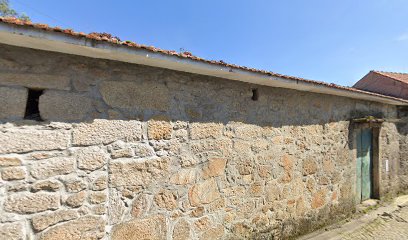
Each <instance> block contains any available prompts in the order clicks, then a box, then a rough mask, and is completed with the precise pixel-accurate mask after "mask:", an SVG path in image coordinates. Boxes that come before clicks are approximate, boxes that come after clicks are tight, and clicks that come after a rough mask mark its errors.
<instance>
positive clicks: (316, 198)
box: [311, 189, 327, 209]
mask: <svg viewBox="0 0 408 240" xmlns="http://www.w3.org/2000/svg"><path fill="white" fill-rule="evenodd" d="M326 195H327V190H324V189H322V190H319V191H317V192H316V193H315V194H313V197H312V205H311V206H312V208H313V209H316V208H320V207H323V206H324V204H326Z"/></svg>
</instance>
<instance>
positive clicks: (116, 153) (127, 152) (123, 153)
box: [111, 147, 135, 159]
mask: <svg viewBox="0 0 408 240" xmlns="http://www.w3.org/2000/svg"><path fill="white" fill-rule="evenodd" d="M134 155H135V153H134V151H133V148H131V147H127V148H123V149H118V150H113V151H112V152H111V157H112V158H113V159H116V158H131V157H133V156H134Z"/></svg>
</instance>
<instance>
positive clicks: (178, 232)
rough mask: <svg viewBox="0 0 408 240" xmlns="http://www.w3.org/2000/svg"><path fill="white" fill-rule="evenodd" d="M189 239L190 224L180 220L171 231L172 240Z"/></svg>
mask: <svg viewBox="0 0 408 240" xmlns="http://www.w3.org/2000/svg"><path fill="white" fill-rule="evenodd" d="M189 239H191V237H190V224H189V223H188V222H187V221H186V220H184V219H180V220H179V221H178V222H177V223H176V225H175V226H174V230H173V240H189Z"/></svg>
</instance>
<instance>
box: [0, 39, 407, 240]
mask: <svg viewBox="0 0 408 240" xmlns="http://www.w3.org/2000/svg"><path fill="white" fill-rule="evenodd" d="M0 53H1V54H0V119H1V125H0V173H1V181H0V239H10V240H11V239H114V240H119V239H169V240H170V239H174V240H176V239H177V240H179V239H246V238H249V239H267V238H269V239H285V238H290V237H294V236H296V235H299V234H303V233H306V232H309V231H312V230H314V229H317V228H319V227H321V226H323V225H326V224H329V223H331V222H333V221H336V220H338V219H341V218H344V217H345V216H347V215H349V214H351V213H352V212H353V210H354V209H355V204H356V203H355V200H354V199H355V197H354V191H355V178H356V176H355V175H356V174H355V155H356V150H355V148H353V144H351V143H352V141H353V140H352V134H353V133H352V129H353V126H352V123H351V122H350V119H352V118H353V117H362V116H367V115H374V116H379V117H383V118H395V117H396V116H397V110H396V108H395V106H392V105H385V104H379V103H374V102H366V101H358V100H353V99H348V98H342V97H336V96H330V95H322V94H314V93H309V92H300V91H294V90H288V89H279V88H271V87H265V86H257V85H251V84H247V83H242V82H235V81H230V80H225V79H218V78H213V77H209V76H200V75H193V74H188V73H182V72H175V71H170V70H166V69H159V68H153V67H147V66H141V65H134V64H126V63H120V62H115V61H107V60H100V59H99V60H98V59H91V58H85V57H79V56H73V55H64V54H59V53H51V52H46V51H38V50H31V49H24V48H18V47H11V46H7V45H0ZM33 91H37V92H38V91H40V92H41V91H42V92H41V95H40V96H39V98H38V99H37V100H36V99H33V98H32V96H31V95H30V94H32V92H33ZM254 91H257V95H258V96H257V98H258V99H255V100H256V101H254V100H253V99H251V97H252V94H253V92H254ZM36 101H38V102H36ZM27 104H28V105H30V108H31V107H32V106H35V105H36V104H38V106H37V111H38V112H39V116H40V118H41V119H37V120H40V121H35V120H27V119H24V118H27V108H28V107H27ZM31 110H33V111H36V109H35V107H34V108H33V109H31ZM399 134H400V133H399V128H398V127H397V126H396V125H395V124H394V123H392V122H385V123H383V125H382V127H381V131H380V136H379V145H380V149H381V152H380V165H381V166H380V167H381V176H380V177H381V196H386V195H393V194H395V193H397V192H398V191H400V190H401V189H400V187H399V186H400V184H399V183H400V175H399V173H400V171H399V166H400V153H399V149H400V143H401V144H403V143H405V142H406V141H405V140H404V139H405V138H404V139H402V140H401V138H400V135H399ZM403 149H406V147H405V146H404V147H403ZM385 160H388V161H389V171H388V172H387V171H385V168H384V167H383V164H384V161H385ZM401 166H402V165H401ZM404 176H406V175H404Z"/></svg>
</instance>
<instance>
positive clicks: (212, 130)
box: [190, 123, 224, 139]
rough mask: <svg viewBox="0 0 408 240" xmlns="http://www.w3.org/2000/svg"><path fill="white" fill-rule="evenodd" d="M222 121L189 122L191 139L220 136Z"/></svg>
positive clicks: (222, 126)
mask: <svg viewBox="0 0 408 240" xmlns="http://www.w3.org/2000/svg"><path fill="white" fill-rule="evenodd" d="M223 128H224V125H223V124H222V123H192V124H190V136H191V139H205V138H219V137H221V136H222V131H223Z"/></svg>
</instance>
